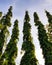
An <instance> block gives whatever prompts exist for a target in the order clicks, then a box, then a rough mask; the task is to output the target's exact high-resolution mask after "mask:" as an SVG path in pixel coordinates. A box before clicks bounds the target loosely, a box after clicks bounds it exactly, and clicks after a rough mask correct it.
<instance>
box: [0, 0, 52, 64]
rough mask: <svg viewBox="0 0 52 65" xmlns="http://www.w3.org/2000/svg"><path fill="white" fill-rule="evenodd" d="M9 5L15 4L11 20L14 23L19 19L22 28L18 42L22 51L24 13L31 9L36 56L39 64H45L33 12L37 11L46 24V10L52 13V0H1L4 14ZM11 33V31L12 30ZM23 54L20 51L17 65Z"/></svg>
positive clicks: (0, 8) (1, 9) (0, 5)
mask: <svg viewBox="0 0 52 65" xmlns="http://www.w3.org/2000/svg"><path fill="white" fill-rule="evenodd" d="M9 6H13V18H12V20H11V22H12V24H13V22H14V20H15V19H18V20H19V29H20V36H19V39H20V40H19V43H18V45H17V46H18V50H19V51H21V50H20V49H21V46H22V42H23V40H22V38H23V34H22V30H23V23H24V22H23V21H24V15H25V11H26V10H28V11H29V15H30V18H31V21H30V23H31V25H32V29H31V33H32V37H33V42H34V45H35V49H36V57H37V58H38V60H39V65H44V59H43V56H42V50H41V49H40V45H39V41H38V36H37V35H38V31H37V28H36V27H35V26H34V22H33V13H34V12H37V13H38V16H39V18H40V20H41V21H42V23H43V24H44V25H46V24H47V23H48V22H47V17H46V14H45V10H47V11H49V12H50V13H51V14H52V0H0V11H2V12H3V14H6V12H7V11H8V8H9ZM10 30H11V28H10ZM10 33H11V31H10ZM21 57H22V55H20V52H18V57H17V59H16V65H18V64H19V63H20V59H21Z"/></svg>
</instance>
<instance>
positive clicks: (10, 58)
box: [2, 20, 19, 65]
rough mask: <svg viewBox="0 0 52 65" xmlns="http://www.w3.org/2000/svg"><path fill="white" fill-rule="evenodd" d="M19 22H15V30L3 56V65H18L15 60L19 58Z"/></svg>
mask: <svg viewBox="0 0 52 65" xmlns="http://www.w3.org/2000/svg"><path fill="white" fill-rule="evenodd" d="M18 36H19V29H18V20H16V21H15V22H14V28H13V30H12V35H11V39H10V41H9V43H8V45H7V47H6V50H5V52H4V53H3V55H2V58H3V59H4V60H3V65H16V64H15V58H16V57H17V51H18V49H17V42H18V40H19V38H18Z"/></svg>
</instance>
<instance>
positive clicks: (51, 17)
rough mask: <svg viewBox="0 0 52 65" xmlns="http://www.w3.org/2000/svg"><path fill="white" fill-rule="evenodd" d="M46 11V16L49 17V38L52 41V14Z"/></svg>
mask: <svg viewBox="0 0 52 65" xmlns="http://www.w3.org/2000/svg"><path fill="white" fill-rule="evenodd" d="M45 12H46V16H47V18H48V23H49V25H48V40H49V41H50V42H51V43H52V15H51V14H50V13H49V12H47V11H45Z"/></svg>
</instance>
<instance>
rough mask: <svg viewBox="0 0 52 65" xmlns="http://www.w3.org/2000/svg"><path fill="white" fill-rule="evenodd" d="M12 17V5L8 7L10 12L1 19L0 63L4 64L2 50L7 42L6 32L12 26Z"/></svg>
mask: <svg viewBox="0 0 52 65" xmlns="http://www.w3.org/2000/svg"><path fill="white" fill-rule="evenodd" d="M11 17H12V6H10V8H9V9H8V12H7V14H6V15H4V16H2V17H1V20H0V24H1V28H0V65H2V60H3V59H2V58H1V56H2V54H3V53H2V51H3V46H4V43H5V41H6V40H5V38H6V37H7V35H6V34H9V31H8V27H10V26H11V22H10V21H11Z"/></svg>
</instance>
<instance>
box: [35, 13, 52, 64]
mask: <svg viewBox="0 0 52 65" xmlns="http://www.w3.org/2000/svg"><path fill="white" fill-rule="evenodd" d="M35 15H36V16H35ZM37 18H38V15H37V13H36V12H35V13H34V23H35V25H36V26H38V39H39V41H40V46H41V48H42V51H43V55H44V58H45V65H50V64H51V65H52V47H51V46H52V43H50V42H49V41H48V36H47V34H46V30H45V28H44V25H43V24H42V23H41V21H39V18H38V19H37Z"/></svg>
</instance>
